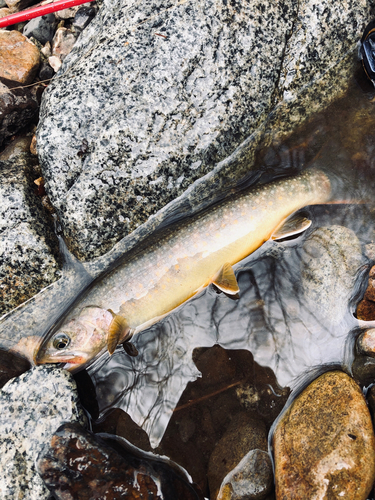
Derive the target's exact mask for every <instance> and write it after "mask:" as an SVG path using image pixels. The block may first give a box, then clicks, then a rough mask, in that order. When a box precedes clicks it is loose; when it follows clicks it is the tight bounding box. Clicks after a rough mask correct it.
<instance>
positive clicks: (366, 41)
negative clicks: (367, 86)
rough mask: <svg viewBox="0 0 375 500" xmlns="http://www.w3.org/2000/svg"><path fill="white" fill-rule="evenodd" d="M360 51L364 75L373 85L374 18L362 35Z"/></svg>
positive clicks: (374, 63) (374, 73) (374, 55)
mask: <svg viewBox="0 0 375 500" xmlns="http://www.w3.org/2000/svg"><path fill="white" fill-rule="evenodd" d="M360 53H361V57H362V64H363V68H364V70H365V72H366V75H367V76H368V77H369V79H370V80H371V81H372V83H373V85H374V87H375V19H374V20H373V21H371V22H370V23H369V24H368V25H367V26H366V29H365V31H364V33H363V35H362V38H361V50H360Z"/></svg>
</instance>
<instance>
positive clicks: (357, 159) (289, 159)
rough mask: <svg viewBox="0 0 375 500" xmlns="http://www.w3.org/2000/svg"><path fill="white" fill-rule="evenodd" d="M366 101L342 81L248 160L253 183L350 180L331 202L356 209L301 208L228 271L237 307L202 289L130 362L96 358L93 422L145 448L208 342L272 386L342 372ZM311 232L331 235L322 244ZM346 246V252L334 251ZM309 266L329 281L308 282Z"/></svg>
mask: <svg viewBox="0 0 375 500" xmlns="http://www.w3.org/2000/svg"><path fill="white" fill-rule="evenodd" d="M372 98H373V94H372V89H370V88H368V92H364V91H363V90H362V89H360V88H359V87H358V85H357V84H356V82H353V85H352V87H351V89H350V91H349V93H348V95H347V96H346V97H345V98H344V99H342V100H340V101H338V102H337V103H334V105H332V106H331V107H330V108H329V109H328V110H327V111H326V112H325V113H322V114H320V115H319V116H316V117H314V119H313V120H311V121H310V122H309V123H308V124H307V125H306V126H304V128H303V129H302V130H300V131H299V132H298V133H296V134H294V136H293V137H291V138H290V139H289V140H288V141H287V142H285V143H282V144H276V143H275V144H273V145H271V147H268V148H267V149H265V150H264V151H259V154H258V164H259V165H258V167H259V170H260V171H261V172H262V179H261V180H262V181H268V180H270V179H272V178H275V177H278V176H280V175H285V174H291V173H295V172H297V171H300V170H302V169H304V168H306V167H307V166H309V165H311V164H313V165H318V166H319V167H323V168H324V169H325V170H326V171H328V172H331V173H333V174H334V175H338V176H340V177H341V178H344V179H345V178H347V179H350V180H349V181H346V186H345V189H341V193H340V194H341V195H342V199H346V200H348V199H351V200H355V201H356V203H345V204H340V203H339V204H333V205H325V206H315V207H308V208H306V209H304V212H307V214H308V216H309V218H311V220H312V222H313V223H312V226H311V227H310V229H309V230H308V231H307V232H306V233H305V234H304V235H303V236H300V237H298V238H297V239H293V240H290V241H283V242H267V243H266V244H265V245H263V246H262V247H261V248H260V249H258V250H257V251H256V252H255V253H253V254H252V255H251V256H250V257H248V258H247V259H245V260H244V261H242V262H241V263H239V264H238V265H237V266H236V267H235V269H236V275H237V278H238V282H239V286H240V299H239V300H237V301H234V300H231V299H229V298H228V297H226V296H225V295H224V294H217V293H216V291H215V290H214V289H213V288H212V287H209V288H207V289H206V290H205V291H204V292H203V293H201V294H200V295H199V296H197V297H195V298H193V299H192V300H190V301H189V302H187V303H186V304H184V305H183V306H181V307H180V308H179V309H178V310H177V311H175V312H174V313H172V314H170V315H169V316H168V317H167V318H166V319H165V320H164V321H161V322H159V323H158V324H157V325H155V326H153V327H152V328H150V329H148V330H147V331H145V332H142V333H141V334H139V335H138V336H137V337H136V338H135V339H134V341H133V342H134V344H135V346H136V348H137V349H138V352H139V355H138V356H137V357H134V358H132V357H129V356H128V355H127V354H126V353H125V352H124V351H123V349H122V347H118V349H117V350H116V352H115V353H114V354H113V355H112V357H109V356H107V355H104V356H102V357H101V358H100V359H99V360H97V361H96V362H95V363H94V364H93V365H92V366H90V367H89V368H88V373H89V375H90V377H91V378H92V380H93V382H94V385H95V387H96V395H97V400H98V404H99V413H100V417H101V418H102V417H103V416H104V415H105V414H106V412H107V411H108V410H110V409H113V408H121V409H123V410H124V411H126V412H128V414H129V415H130V416H131V418H132V419H133V420H134V421H135V422H136V423H137V424H138V425H139V426H141V427H142V428H143V429H144V430H145V431H146V432H147V433H148V434H149V437H150V442H151V444H152V446H154V447H155V446H157V445H158V443H159V442H160V440H161V438H162V437H163V434H164V432H165V429H166V427H167V425H168V422H169V421H170V418H171V416H172V414H173V411H174V409H175V407H176V405H177V403H178V401H179V399H180V397H181V395H182V393H183V391H184V390H185V388H186V386H187V384H188V382H190V381H193V380H195V379H197V378H198V377H200V372H199V371H198V369H197V367H196V366H195V364H194V362H193V360H192V353H193V350H194V349H195V348H197V347H210V346H213V345H215V344H219V345H220V346H222V347H224V348H226V349H246V350H249V351H251V353H252V354H253V356H254V360H255V361H256V362H257V363H258V364H259V365H262V366H265V367H269V368H271V369H272V370H273V371H274V372H275V374H276V377H277V381H278V385H279V386H280V387H283V386H293V384H294V385H295V384H298V383H299V382H295V381H296V380H299V377H301V376H302V375H303V374H305V373H306V372H308V371H309V370H311V369H312V368H313V367H316V366H320V365H323V364H327V363H338V364H340V365H343V366H344V368H346V369H347V370H349V371H350V363H351V353H350V352H349V354H348V352H347V351H346V343H347V339H348V338H350V332H351V330H352V329H353V328H355V327H357V326H358V321H357V320H356V318H355V316H354V312H355V307H356V303H357V302H358V301H359V299H360V296H361V293H363V287H364V286H366V283H367V279H366V277H365V275H366V272H368V270H369V267H370V264H371V263H372V261H373V260H375V251H374V249H375V247H373V244H374V242H375V233H374V229H373V227H374V212H373V206H372V203H371V195H372V193H373V182H372V180H371V179H372V177H373V176H372V175H371V172H372V171H373V170H374V169H375V156H374V155H373V152H374V148H375V141H374V133H375V129H374V128H373V126H374V125H375V118H374V117H375V114H374V103H373V102H372ZM353 174H354V175H353ZM363 201H365V202H366V203H363ZM357 202H359V203H357ZM338 226H343V227H344V228H348V229H349V230H352V231H353V232H354V234H355V236H356V238H358V245H357V246H358V248H359V251H356V248H357V247H355V244H354V240H355V236H354V235H353V237H352V235H351V233H350V231H347V232H346V233H345V230H344V232H343V234H342V237H341V239H340V238H339V239H338V241H336V240H335V238H336V236H337V235H339V234H341V232H342V229H341V228H340V227H338ZM318 228H331V229H332V231H331V232H328V236H327V235H325V233H324V232H323V233H319V232H317V230H318ZM323 231H325V230H323ZM322 234H324V235H325V236H324V237H322ZM331 234H332V237H330V236H329V235H331ZM346 241H350V242H351V243H353V245H354V246H353V247H350V246H349V247H348V248H344V247H345V245H346ZM311 249H313V250H311ZM311 251H312V252H313V254H314V252H315V253H316V255H315V256H314V255H311ZM340 252H341V253H340ZM348 259H349V260H350V262H348ZM319 262H321V263H322V266H324V268H327V269H328V270H329V273H331V274H333V275H334V276H336V278H334V276H331V277H330V276H328V277H327V276H325V277H322V276H321V275H319ZM316 264H317V265H316ZM311 266H312V267H311ZM329 273H328V274H329ZM309 280H310V282H309ZM314 280H315V281H314ZM319 280H320V281H319ZM271 389H272V391H274V392H275V393H277V392H278V390H279V389H280V388H279V387H277V384H275V387H272V388H271Z"/></svg>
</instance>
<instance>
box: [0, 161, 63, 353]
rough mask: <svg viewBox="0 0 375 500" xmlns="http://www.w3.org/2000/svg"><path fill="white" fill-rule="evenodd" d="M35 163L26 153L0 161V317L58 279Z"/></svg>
mask: <svg viewBox="0 0 375 500" xmlns="http://www.w3.org/2000/svg"><path fill="white" fill-rule="evenodd" d="M36 163H37V160H36V158H35V157H32V156H31V155H30V154H26V153H23V154H21V155H18V156H16V157H13V158H12V159H11V160H8V161H0V230H1V233H0V285H1V286H0V298H1V300H0V315H2V314H4V313H6V312H8V311H9V310H11V309H13V308H14V307H16V306H18V305H19V304H21V303H23V302H25V301H26V300H27V299H29V298H30V297H32V296H33V295H35V294H36V293H38V292H39V291H40V290H41V289H42V288H44V287H46V286H47V285H49V284H50V283H52V282H53V281H55V280H57V279H58V278H59V277H60V276H61V271H60V269H61V262H60V259H59V257H58V240H57V237H56V235H55V234H54V232H53V222H52V220H51V219H50V216H48V214H47V212H45V211H44V209H43V207H42V204H41V200H40V199H39V198H38V196H37V195H36V193H35V189H36V185H35V184H34V180H35V179H37V178H38V177H39V175H38V174H37V173H35V171H34V170H33V167H35V166H36ZM2 340H3V339H2ZM9 340H11V339H9ZM2 344H3V345H4V343H3V342H2Z"/></svg>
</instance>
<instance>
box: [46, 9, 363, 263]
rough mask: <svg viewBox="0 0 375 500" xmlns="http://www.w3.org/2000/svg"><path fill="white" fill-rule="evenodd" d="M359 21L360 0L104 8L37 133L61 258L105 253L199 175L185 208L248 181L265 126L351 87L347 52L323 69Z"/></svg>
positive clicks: (302, 113) (351, 42)
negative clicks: (61, 237)
mask: <svg viewBox="0 0 375 500" xmlns="http://www.w3.org/2000/svg"><path fill="white" fill-rule="evenodd" d="M368 15H369V5H368V3H367V2H366V1H365V0H361V1H360V2H357V1H356V2H355V1H354V0H351V1H349V2H347V3H346V4H345V6H344V7H343V6H342V5H340V6H339V5H338V4H332V3H331V2H329V1H328V0H326V1H324V2H321V1H320V2H317V1H316V0H308V1H305V2H302V3H300V2H299V3H297V2H294V1H293V0H283V1H282V2H276V3H275V2H269V3H264V2H263V1H260V0H251V1H247V2H235V3H234V4H227V3H226V2H223V1H222V0H203V1H202V2H200V3H198V4H194V5H192V4H190V3H189V2H187V3H177V4H174V3H171V2H169V3H165V2H161V0H153V1H152V2H148V1H142V2H141V3H139V2H138V3H136V4H131V5H130V6H128V5H124V4H122V3H121V2H120V1H118V0H115V1H114V2H110V3H108V4H107V3H104V4H103V5H102V7H101V9H100V10H99V12H98V14H97V16H96V18H95V19H94V21H93V22H92V23H91V24H90V26H89V27H88V28H87V30H86V31H85V32H84V33H83V34H82V35H81V36H80V38H79V40H78V42H77V44H76V46H75V48H74V50H73V51H72V53H71V54H70V55H69V56H68V57H67V59H66V61H65V62H64V66H63V68H62V71H60V73H59V76H58V78H57V79H55V81H54V82H52V83H51V85H50V86H49V87H48V89H47V91H46V94H45V99H44V104H43V108H42V114H41V121H40V126H39V130H38V145H39V154H40V158H41V162H42V167H43V170H44V175H45V177H46V180H47V191H48V193H49V195H50V198H51V201H52V203H53V204H54V205H55V206H56V209H57V212H58V215H59V217H60V219H61V221H62V225H63V231H64V233H65V236H66V238H67V241H68V244H69V248H70V250H71V251H72V252H73V253H74V254H75V255H77V256H78V257H79V258H81V259H91V258H93V257H97V256H99V255H101V254H103V253H104V252H106V251H107V250H109V249H110V248H111V247H112V246H113V245H114V243H116V242H117V241H118V240H119V239H120V238H121V237H123V236H125V235H126V234H128V233H130V232H131V231H133V230H134V229H135V228H136V227H138V226H139V225H140V224H142V223H143V222H145V221H146V220H147V218H148V217H149V216H150V215H152V214H154V213H155V212H157V211H158V210H159V209H160V208H162V207H164V206H165V205H166V204H167V203H168V202H170V201H172V200H174V199H175V198H176V197H178V196H179V195H181V194H182V193H183V192H184V191H185V190H186V189H187V188H188V187H189V186H191V184H192V183H193V182H194V181H195V180H197V179H199V178H201V177H202V176H204V175H205V174H208V173H211V174H212V175H211V174H210V179H209V182H207V183H206V184H204V185H203V184H200V185H199V187H198V186H197V190H196V191H195V190H193V191H191V192H189V203H190V205H191V207H190V208H192V209H193V210H197V209H198V208H199V207H200V206H201V205H202V203H208V201H209V200H211V201H212V200H213V199H215V197H217V196H218V193H220V191H223V190H224V191H225V189H228V187H230V186H233V185H235V184H236V183H237V182H238V180H239V179H240V178H242V177H243V176H245V175H247V174H249V171H250V170H251V168H252V165H253V159H254V154H255V147H256V146H257V145H258V144H259V141H260V139H261V136H262V134H263V132H264V131H265V128H267V127H268V129H271V130H272V131H273V130H275V127H276V128H279V125H280V123H279V121H280V120H282V121H283V123H284V121H285V122H287V124H286V125H285V127H284V128H285V130H286V129H287V130H288V131H290V130H292V129H293V128H294V127H295V126H296V124H299V123H300V122H301V121H303V120H304V119H306V117H307V116H309V114H310V113H311V112H312V111H311V110H312V109H314V110H316V109H321V108H322V107H323V106H324V105H325V104H327V102H330V101H331V100H332V99H334V98H335V97H337V96H338V95H339V94H340V93H342V91H343V88H346V87H347V78H346V77H347V74H348V73H349V72H350V71H351V70H352V68H353V64H352V58H351V56H352V54H350V62H348V61H347V59H345V64H344V63H343V64H344V66H345V71H346V74H345V71H344V72H343V73H341V74H340V71H339V70H337V71H336V72H335V71H333V76H332V74H331V73H330V72H329V71H328V72H327V70H328V69H329V68H331V67H335V66H338V67H339V66H340V64H339V63H340V61H341V60H342V56H343V54H345V53H346V52H347V51H348V50H349V51H350V49H353V50H354V46H355V44H356V43H357V40H358V39H359V37H360V34H361V30H362V28H363V27H364V24H365V22H366V21H367V18H368ZM338 32H339V33H340V37H338V36H337V33H338ZM317 40H319V41H321V44H320V46H319V48H316V47H317V45H316V44H317ZM323 42H324V43H323ZM348 67H350V71H349V69H348ZM338 74H340V76H341V78H338V77H337V75H338ZM72 76H74V78H73V77H72ZM345 76H346V77H345ZM322 79H323V80H322ZM321 80H322V81H323V83H322V81H321ZM124 82H125V83H124ZM314 82H315V83H316V85H317V86H319V89H320V93H319V98H317V99H316V100H314V99H315V97H316V86H314V85H311V83H314ZM300 94H301V95H302V94H303V104H302V103H301V101H300V98H299V97H300ZM272 110H274V111H275V113H273V115H272V116H273V118H272V119H273V120H275V122H272V120H271V122H270V125H269V126H268V125H267V126H266V125H265V122H266V119H267V117H268V116H269V113H270V112H271V111H272ZM291 110H293V113H291ZM279 111H280V112H279ZM280 113H281V115H280ZM289 115H290V117H289ZM280 116H282V118H280ZM83 145H87V146H86V147H85V152H84V154H81V149H82V146H83ZM236 148H239V149H238V150H237V149H236ZM234 151H236V153H235V154H234V156H233V158H231V159H230V160H228V161H224V162H222V163H220V162H221V161H222V160H225V159H226V158H227V157H229V155H231V154H232V153H234ZM215 168H216V170H214V169H215ZM219 172H220V173H219ZM109 222H110V223H109Z"/></svg>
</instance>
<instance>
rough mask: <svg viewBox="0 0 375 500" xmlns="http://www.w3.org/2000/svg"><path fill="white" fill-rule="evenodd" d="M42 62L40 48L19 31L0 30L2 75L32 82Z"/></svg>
mask: <svg viewBox="0 0 375 500" xmlns="http://www.w3.org/2000/svg"><path fill="white" fill-rule="evenodd" d="M39 63H40V54H39V50H38V49H37V47H35V45H34V44H33V43H32V42H30V40H29V39H28V38H27V37H25V36H24V35H22V34H21V33H20V32H19V31H5V30H0V77H2V78H7V79H8V80H12V81H15V82H19V83H22V84H28V83H31V82H32V80H33V78H34V76H35V75H36V72H37V71H38V68H39Z"/></svg>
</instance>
